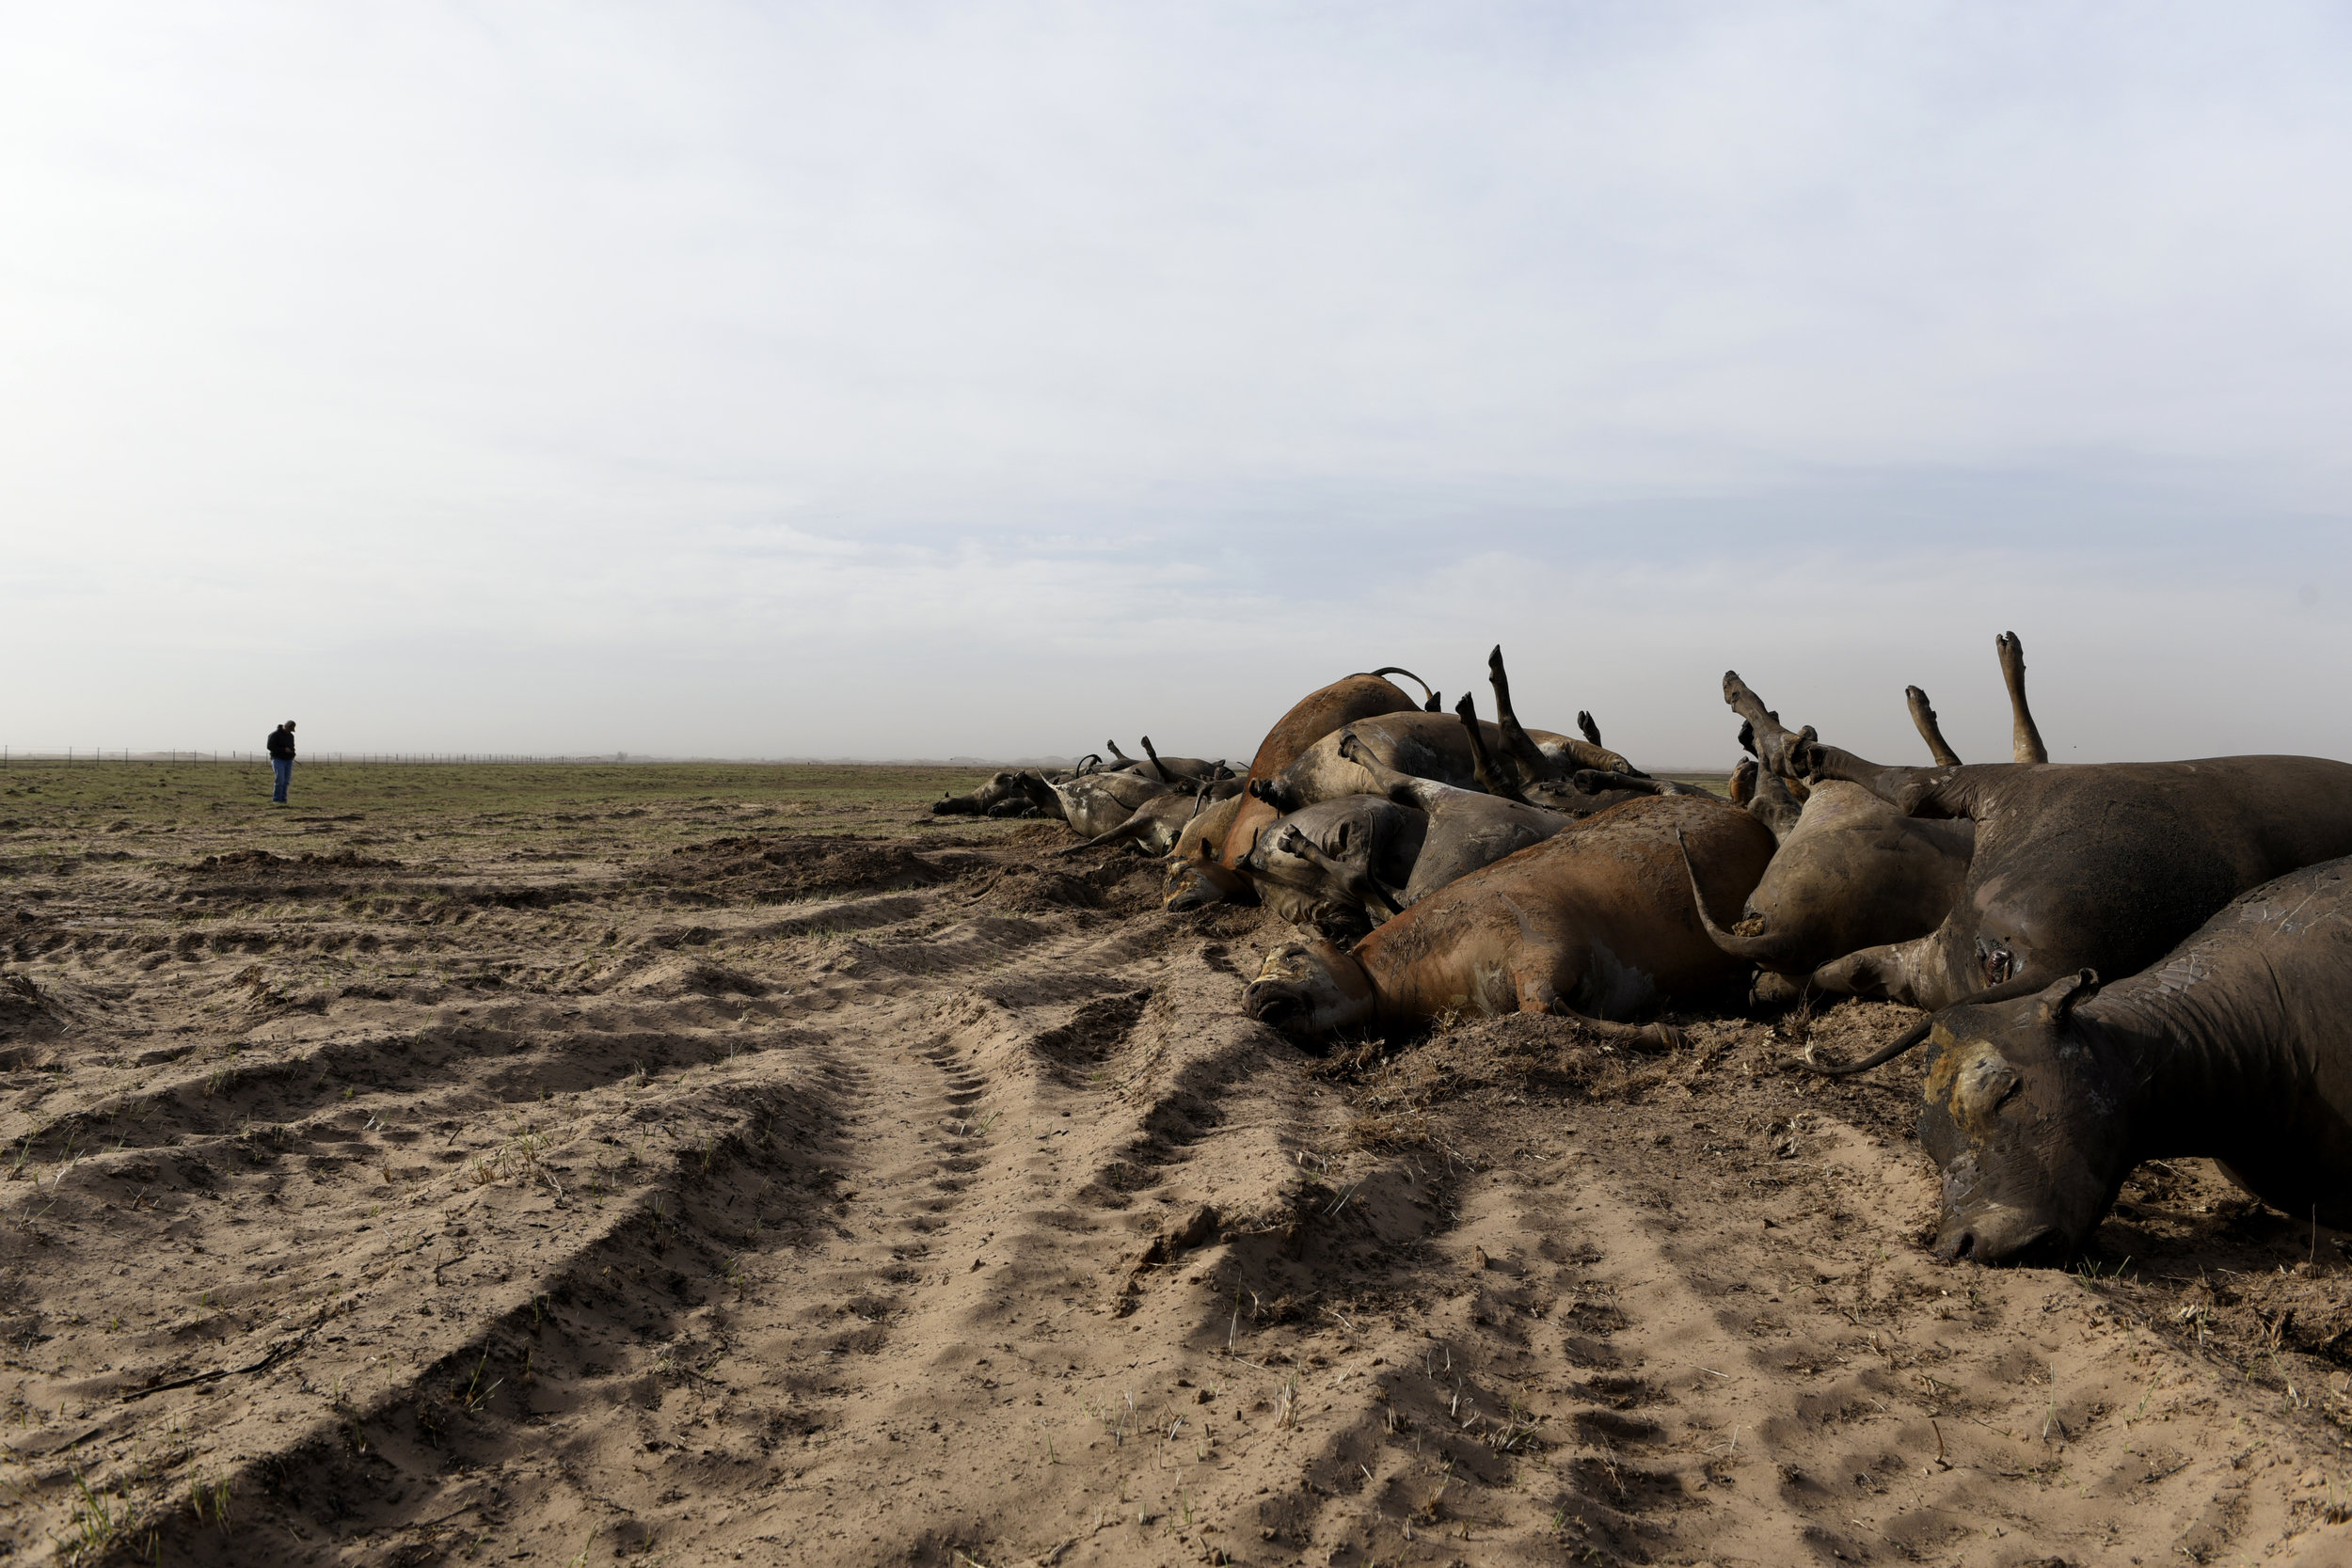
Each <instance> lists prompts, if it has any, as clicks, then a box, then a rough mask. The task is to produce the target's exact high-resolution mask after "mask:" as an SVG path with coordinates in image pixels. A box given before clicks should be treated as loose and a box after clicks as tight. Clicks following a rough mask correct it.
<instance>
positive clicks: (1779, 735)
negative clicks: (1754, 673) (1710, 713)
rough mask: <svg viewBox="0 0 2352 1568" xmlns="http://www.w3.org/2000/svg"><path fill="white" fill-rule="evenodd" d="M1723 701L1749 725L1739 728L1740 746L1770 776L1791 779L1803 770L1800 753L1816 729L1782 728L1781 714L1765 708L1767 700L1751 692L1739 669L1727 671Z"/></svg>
mask: <svg viewBox="0 0 2352 1568" xmlns="http://www.w3.org/2000/svg"><path fill="white" fill-rule="evenodd" d="M1724 702H1725V703H1727V704H1729V705H1730V706H1731V711H1732V712H1734V713H1736V714H1738V715H1739V716H1740V718H1741V719H1743V720H1745V721H1746V722H1745V723H1743V724H1741V725H1740V745H1742V746H1744V747H1746V748H1747V749H1748V750H1749V751H1750V752H1754V753H1755V754H1756V760H1757V761H1758V762H1760V763H1762V764H1763V765H1764V770H1765V771H1766V772H1768V773H1777V774H1779V775H1780V776H1781V777H1782V778H1784V779H1786V778H1789V777H1791V776H1793V775H1795V774H1798V773H1800V772H1802V771H1803V769H1801V768H1799V767H1798V766H1797V753H1798V752H1800V751H1801V750H1802V749H1803V748H1804V747H1807V746H1810V745H1812V744H1813V741H1814V739H1815V736H1814V732H1813V726H1812V725H1810V724H1807V725H1806V726H1805V727H1804V729H1802V730H1799V731H1798V732H1796V733H1795V734H1793V735H1792V734H1790V733H1789V732H1788V730H1786V729H1784V728H1782V727H1781V722H1780V715H1779V714H1777V713H1774V712H1773V711H1772V709H1770V708H1768V707H1766V706H1765V705H1764V699H1763V698H1761V697H1759V696H1757V695H1756V693H1755V692H1753V691H1751V690H1749V689H1748V683H1747V682H1745V681H1743V680H1741V679H1740V673H1739V672H1738V671H1736V670H1726V671H1724Z"/></svg>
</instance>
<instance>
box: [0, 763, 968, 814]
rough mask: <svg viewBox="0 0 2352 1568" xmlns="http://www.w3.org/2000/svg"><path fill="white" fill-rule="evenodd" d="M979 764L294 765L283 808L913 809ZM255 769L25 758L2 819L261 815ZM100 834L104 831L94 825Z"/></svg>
mask: <svg viewBox="0 0 2352 1568" xmlns="http://www.w3.org/2000/svg"><path fill="white" fill-rule="evenodd" d="M989 771H990V770H989V769H987V768H931V767H899V766H894V765H885V764H828V763H807V764H802V763H640V764H628V763H511V764H510V763H446V764H415V763H338V762H299V761H298V762H296V763H295V764H294V788H293V791H292V800H291V802H290V804H289V807H288V811H289V813H290V814H291V815H294V816H300V817H312V818H315V817H318V816H323V815H327V814H338V813H350V812H381V813H389V814H393V815H406V814H414V813H436V812H437V813H446V814H449V815H452V816H482V815H484V814H496V813H501V812H524V811H536V812H546V813H550V814H552V813H562V812H580V811H597V812H606V811H612V810H615V809H623V810H625V809H628V807H631V806H636V807H648V808H650V807H661V808H685V809H690V810H691V808H694V807H711V808H715V809H720V810H745V809H754V810H755V809H759V808H762V807H766V808H771V809H772V808H778V807H807V806H817V807H824V806H839V805H856V806H859V807H874V808H889V809H899V808H913V809H914V810H915V811H918V812H919V811H920V810H921V809H922V807H923V805H924V803H925V802H927V801H930V800H937V799H938V798H939V797H940V796H941V795H943V794H947V793H950V792H954V791H959V790H966V789H970V788H972V787H973V786H974V785H976V784H978V783H980V782H981V781H982V780H983V779H985V778H987V777H988V774H989ZM269 795H270V772H269V766H268V764H266V763H259V762H219V763H209V762H127V763H126V762H97V763H89V762H80V763H71V764H69V763H62V762H52V761H39V762H23V761H19V762H16V763H14V764H12V765H10V766H9V767H8V768H7V769H6V770H5V771H0V818H7V817H16V818H20V819H23V818H27V817H29V816H32V815H33V814H35V813H36V812H38V813H40V815H41V816H44V817H48V818H50V819H52V820H56V819H59V818H91V819H95V818H99V817H103V818H105V819H107V821H109V822H111V821H114V820H116V819H121V820H124V821H126V822H128V823H129V824H131V825H132V826H134V827H146V826H152V825H156V824H162V823H172V822H180V821H185V820H189V819H191V818H192V817H193V816H196V815H197V814H206V813H214V812H223V811H242V810H245V809H247V808H252V809H257V810H262V811H267V810H269V809H270V806H269ZM94 825H95V826H98V827H101V828H103V826H104V824H103V823H95V824H94Z"/></svg>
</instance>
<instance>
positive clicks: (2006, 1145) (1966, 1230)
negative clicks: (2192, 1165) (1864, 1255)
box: [1919, 860, 2352, 1263]
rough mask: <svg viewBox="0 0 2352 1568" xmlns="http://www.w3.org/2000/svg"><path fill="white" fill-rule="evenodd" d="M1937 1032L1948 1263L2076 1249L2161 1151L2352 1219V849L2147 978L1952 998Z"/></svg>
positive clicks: (2283, 884)
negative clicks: (1961, 1000)
mask: <svg viewBox="0 0 2352 1568" xmlns="http://www.w3.org/2000/svg"><path fill="white" fill-rule="evenodd" d="M1926 1038H1927V1043H1928V1052H1929V1056H1928V1071H1927V1084H1926V1103H1925V1107H1924V1109H1923V1112H1922V1115H1921V1117H1920V1121H1919V1136H1920V1140H1921V1141H1922V1142H1923V1143H1924V1144H1926V1146H1927V1149H1928V1152H1929V1153H1930V1154H1931V1155H1932V1156H1933V1157H1934V1159H1935V1161H1936V1163H1937V1164H1940V1165H1942V1166H1943V1167H1944V1193H1943V1205H1942V1208H1943V1212H1942V1218H1941V1223H1940V1225H1939V1227H1938V1229H1937V1235H1936V1242H1935V1247H1936V1251H1937V1252H1938V1253H1940V1254H1941V1255H1943V1256H1944V1257H1946V1258H1950V1259H1960V1258H1968V1259H1976V1260H1978V1261H1979V1262H1985V1263H1997V1262H2003V1261H2007V1260H2010V1259H2046V1260H2049V1261H2054V1262H2063V1261H2065V1260H2066V1259H2071V1258H2072V1257H2074V1255H2075V1254H2076V1253H2077V1252H2079V1251H2080V1250H2081V1248H2082V1246H2083V1244H2084V1243H2086V1242H2087V1241H2088V1240H2089V1239H2090V1233H2091V1231H2092V1230H2093V1229H2095V1228H2096V1227H2097V1226H2098V1224H2099V1222H2100V1220H2101V1219H2103V1218H2104V1217H2105V1216H2106V1212H2107V1210H2108V1208H2109V1207H2110V1206H2111V1205H2112V1204H2113V1203H2114V1201H2115V1195H2116V1192H2117V1190H2118V1189H2119V1188H2120V1187H2121V1186H2122V1181H2123V1179H2124V1177H2125V1176H2127V1175H2129V1174H2130V1172H2131V1170H2132V1167H2133V1166H2135V1165H2137V1164H2139V1163H2140V1162H2141V1161H2143V1160H2148V1159H2158V1158H2181V1157H2185V1156H2203V1157H2207V1158H2210V1159H2213V1160H2216V1161H2218V1162H2220V1164H2221V1165H2222V1168H2223V1169H2224V1170H2225V1171H2226V1172H2227V1173H2228V1174H2229V1176H2230V1178H2231V1180H2234V1181H2236V1182H2237V1183H2238V1185H2240V1186H2241V1187H2244V1188H2245V1189H2246V1190H2247V1191H2248V1192H2249V1193H2252V1194H2253V1195H2254V1196H2257V1197H2259V1198H2261V1199H2262V1200H2263V1201H2264V1202H2265V1203H2267V1204H2270V1205H2271V1206H2272V1207H2274V1208H2277V1209H2280V1210H2283V1211H2284V1212H2286V1213H2288V1214H2291V1215H2293V1216H2295V1217H2296V1218H2298V1219H2302V1218H2310V1219H2311V1220H2312V1222H2313V1223H2315V1224H2319V1225H2326V1226H2329V1227H2336V1228H2339V1229H2341V1228H2344V1227H2352V862H2347V861H2342V860H2338V861H2330V862H2328V863H2325V864H2320V865H2313V866H2309V867H2306V868H2304V869H2303V870H2300V871H2295V872H2290V873H2289V874H2288V875H2286V876H2284V877H2280V878H2279V879H2277V880H2275V881H2271V882H2268V883H2265V885H2263V886H2261V887H2258V888H2256V889H2254V890H2253V891H2252V892H2250V893H2247V894H2244V895H2240V896H2239V897H2238V898H2237V899H2235V900H2234V901H2233V902H2232V903H2231V904H2230V905H2229V906H2228V907H2226V908H2225V909H2223V910H2222V911H2220V912H2219V913H2218V914H2217V915H2215V916H2214V917H2213V918H2212V919H2211V920H2208V921H2207V922H2206V923H2205V924H2204V925H2203V926H2202V927H2201V928H2200V929H2199V930H2198V931H2197V932H2196V933H2195V934H2194V935H2193V936H2191V937H2190V938H2189V939H2188V940H2187V941H2186V942H2182V943H2181V944H2180V946H2178V947H2176V948H2174V949H2173V950H2172V951H2171V953H2169V955H2167V956H2166V957H2165V958H2162V959H2160V960H2158V961H2157V962H2156V963H2154V964H2153V965H2152V966H2150V967H2149V968H2148V969H2147V970H2145V971H2143V972H2142V973H2140V974H2135V975H2133V976H2132V977H2130V978H2129V979H2125V980H2119V981H2117V982H2116V983H2114V984H2113V985H2110V986H2107V987H2106V988H2104V989H2102V988H2101V986H2100V985H2099V980H2098V975H2097V974H2096V973H2095V972H2094V971H2090V970H2083V971H2080V972H2078V973H2076V974H2068V975H2065V976H2063V977H2061V978H2059V979H2058V980H2056V981H2054V982H2053V983H2051V984H2050V985H2048V986H2046V987H2043V988H2042V990H2039V991H2038V992H2036V993H2035V994H2032V995H2027V996H2021V997H2016V998H2013V999H2011V1000H2009V1001H2004V1002H1998V1003H1991V1004H1980V1005H1976V1006H1957V1007H1952V1008H1948V1009H1947V1010H1946V1011H1944V1012H1941V1013H1938V1014H1937V1015H1936V1016H1935V1018H1934V1019H1933V1020H1931V1022H1930V1025H1929V1027H1928V1030H1927V1032H1926Z"/></svg>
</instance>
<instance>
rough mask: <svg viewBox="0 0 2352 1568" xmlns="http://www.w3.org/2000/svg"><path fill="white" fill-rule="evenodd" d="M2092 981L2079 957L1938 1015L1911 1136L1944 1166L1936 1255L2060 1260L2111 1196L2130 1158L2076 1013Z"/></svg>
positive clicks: (2116, 1099)
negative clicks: (2033, 988)
mask: <svg viewBox="0 0 2352 1568" xmlns="http://www.w3.org/2000/svg"><path fill="white" fill-rule="evenodd" d="M2098 987H2099V977H2098V976H2097V975H2096V974H2093V973H2091V972H2090V970H2087V969H2086V970H2084V971H2082V972H2081V973H2080V974H2070V975H2068V976H2066V978H2064V979H2062V980H2059V981H2058V982H2057V983H2056V984H2054V985H2052V986H2049V987H2048V988H2046V989H2045V990H2042V991H2041V992H2040V993H2039V994H2037V995H2033V996H2024V997H2019V998H2017V999H2015V1000H2014V1001H2010V1002H1999V1003H1991V1004H1986V1005H1981V1006H1957V1007H1951V1008H1947V1009H1946V1010H1945V1011H1944V1012H1943V1013H1941V1014H1939V1015H1937V1017H1936V1019H1935V1022H1934V1023H1933V1025H1932V1026H1931V1029H1930V1032H1929V1035H1928V1075H1927V1090H1926V1096H1927V1104H1926V1106H1925V1108H1924V1110H1923V1111H1922V1113H1921V1115H1920V1117H1919V1141H1920V1142H1921V1143H1922V1144H1925V1145H1926V1146H1927V1150H1928V1152H1929V1154H1930V1155H1931V1156H1933V1157H1934V1160H1935V1162H1936V1164H1940V1165H1942V1166H1943V1167H1944V1194H1943V1212H1942V1214H1941V1216H1940V1223H1939V1225H1938V1227H1937V1231H1936V1239H1935V1250H1936V1252H1937V1254H1938V1255H1939V1256H1941V1257H1943V1258H1946V1259H1963V1258H1966V1259H1975V1260H1976V1261H1978V1262H1980V1263H2002V1262H2010V1261H2017V1260H2035V1259H2042V1260H2048V1261H2053V1262H2062V1261H2064V1260H2065V1259H2069V1258H2072V1257H2073V1256H2074V1254H2075V1253H2077V1252H2079V1251H2080V1250H2081V1249H2082V1245H2083V1243H2084V1242H2086V1241H2087V1240H2089V1239H2090V1232H2091V1231H2092V1230H2093V1229H2094V1228H2096V1227H2097V1226H2098V1224H2099V1221H2100V1220H2101V1219H2102V1218H2104V1217H2105V1216H2106V1211H2107V1206H2108V1205H2109V1204H2111V1203H2113V1202H2114V1201H2115V1194H2116V1189H2117V1188H2118V1187H2119V1186H2121V1185H2122V1180H2123V1176H2124V1174H2125V1172H2126V1170H2127V1169H2128V1161H2127V1158H2126V1154H2125V1146H2126V1139H2127V1137H2128V1135H2129V1131H2128V1128H2127V1126H2126V1125H2125V1120H2124V1117H2123V1115H2122V1097H2121V1096H2120V1095H2118V1094H2117V1093H2116V1092H2114V1088H2113V1086H2112V1085H2110V1084H2109V1083H2108V1082H2107V1081H2106V1075H2105V1074H2104V1073H2103V1072H2102V1071H2101V1069H2100V1068H2099V1066H2098V1056H2097V1053H2093V1052H2091V1051H2089V1050H2087V1049H2086V1048H2085V1046H2084V1043H2083V1040H2082V1038H2081V1037H2080V1033H2079V1027H2080V1026H2079V1024H2078V1022H2077V1021H2076V1020H2075V1019H2074V1016H2073V1014H2074V1007H2075V1006H2076V1004H2078V1003H2080V1002H2082V1001H2085V1000H2087V999H2088V998H2089V997H2090V996H2091V995H2092V994H2093V993H2094V992H2095V991H2096V990H2098Z"/></svg>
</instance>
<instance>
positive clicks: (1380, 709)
mask: <svg viewBox="0 0 2352 1568" xmlns="http://www.w3.org/2000/svg"><path fill="white" fill-rule="evenodd" d="M1386 675H1403V676H1405V677H1406V679H1408V680H1410V681H1411V682H1412V683H1413V684H1414V685H1416V686H1418V687H1420V688H1421V689H1422V690H1423V691H1428V692H1429V705H1430V706H1431V707H1433V708H1434V707H1435V706H1437V704H1438V694H1437V693H1436V692H1435V691H1433V690H1430V688H1429V684H1428V683H1427V682H1426V681H1424V680H1422V678H1421V677H1420V676H1419V675H1416V674H1414V673H1412V672H1411V671H1409V670H1402V669H1398V668H1396V667H1395V666H1393V665H1391V666H1388V667H1386V668H1383V669H1380V670H1376V671H1374V672H1373V673H1370V674H1363V675H1350V676H1348V677H1347V678H1346V679H1344V680H1338V681H1333V682H1332V683H1331V684H1330V685H1329V686H1327V687H1323V688H1321V689H1317V690H1314V691H1311V692H1309V693H1308V694H1307V695H1306V696H1304V697H1302V698H1300V699H1299V700H1298V701H1297V702H1296V703H1295V704H1293V705H1292V706H1291V710H1290V711H1289V712H1288V713H1285V714H1284V715H1282V717H1281V718H1280V719H1279V720H1277V721H1275V723H1274V727H1273V728H1272V729H1270V730H1268V731H1266V735H1265V739H1263V741H1261V742H1259V745H1258V752H1257V755H1256V756H1254V757H1252V758H1251V759H1250V762H1249V772H1248V781H1249V782H1250V783H1253V784H1254V783H1256V782H1257V781H1259V780H1261V779H1270V778H1273V777H1275V776H1276V775H1277V774H1279V773H1280V772H1281V771H1282V770H1283V769H1284V768H1288V767H1289V766H1290V765H1291V764H1292V763H1293V762H1295V761H1296V760H1297V758H1298V754H1299V753H1300V752H1304V751H1305V750H1306V749H1307V748H1308V747H1310V746H1312V745H1313V744H1314V743H1315V742H1317V741H1318V740H1321V739H1322V738H1323V737H1324V736H1327V735H1329V734H1330V733H1331V732H1332V731H1334V730H1337V729H1339V728H1341V727H1342V726H1343V725H1345V724H1349V723H1352V722H1354V721H1357V720H1359V719H1370V718H1373V717H1375V716H1376V715H1379V714H1384V713H1407V712H1412V711H1415V710H1416V709H1417V708H1418V707H1419V706H1420V705H1419V704H1417V703H1415V702H1414V701H1413V699H1412V698H1410V697H1408V696H1406V694H1405V692H1404V691H1403V690H1402V689H1399V688H1397V687H1395V686H1392V685H1391V684H1390V683H1389V682H1388V681H1387V680H1385V679H1383V678H1382V677H1383V676H1386ZM1280 816H1282V813H1281V812H1279V811H1278V810H1277V809H1275V808H1274V807H1273V806H1271V805H1269V804H1267V803H1266V802H1265V801H1263V800H1259V799H1257V798H1256V797H1254V796H1245V797H1244V798H1243V799H1242V802H1241V804H1240V805H1239V806H1237V807H1235V808H1234V811H1233V816H1232V820H1231V822H1230V823H1229V825H1228V827H1227V830H1226V833H1225V837H1224V838H1223V839H1222V840H1221V841H1219V842H1218V843H1217V844H1216V845H1215V846H1214V847H1210V846H1208V845H1207V844H1206V841H1200V842H1199V843H1198V844H1197V845H1196V846H1195V847H1194V851H1193V852H1188V853H1184V855H1183V856H1182V858H1181V859H1179V860H1178V861H1177V862H1176V863H1174V864H1172V865H1170V866H1169V867H1168V886H1167V889H1166V895H1165V903H1166V905H1167V907H1168V908H1169V909H1171V910H1190V909H1200V908H1201V907H1203V906H1205V905H1210V904H1216V903H1221V902H1223V901H1225V900H1227V899H1243V900H1247V899H1248V898H1250V897H1251V896H1253V895H1252V893H1251V890H1250V884H1249V879H1248V877H1246V876H1244V875H1243V874H1242V873H1241V872H1240V871H1239V870H1238V869H1236V867H1237V866H1238V864H1239V863H1240V861H1241V858H1242V857H1243V856H1244V855H1247V854H1248V853H1249V851H1250V850H1251V849H1253V848H1255V847H1257V843H1258V835H1259V834H1261V833H1263V832H1264V831H1265V830H1266V829H1267V828H1268V827H1269V826H1270V825H1272V824H1273V823H1274V822H1275V821H1276V820H1277V819H1279V817H1280ZM1182 847H1183V846H1181V845H1180V848H1182ZM1201 848H1206V849H1207V850H1208V852H1207V853H1200V852H1198V850H1199V849H1201Z"/></svg>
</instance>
